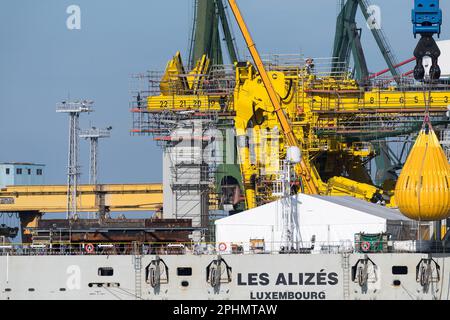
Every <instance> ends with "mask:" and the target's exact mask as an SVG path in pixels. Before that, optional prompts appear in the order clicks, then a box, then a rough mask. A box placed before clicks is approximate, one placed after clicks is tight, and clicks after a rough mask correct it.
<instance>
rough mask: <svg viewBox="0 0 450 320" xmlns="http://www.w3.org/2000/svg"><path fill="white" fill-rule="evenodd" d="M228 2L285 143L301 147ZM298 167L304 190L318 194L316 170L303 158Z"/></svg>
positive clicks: (241, 21)
mask: <svg viewBox="0 0 450 320" xmlns="http://www.w3.org/2000/svg"><path fill="white" fill-rule="evenodd" d="M228 2H229V4H230V8H231V10H232V11H233V14H234V17H235V18H236V21H237V23H238V25H239V28H240V30H241V32H242V35H243V37H244V40H245V42H246V44H247V47H248V50H249V51H250V54H251V56H252V58H253V61H254V62H255V65H256V68H257V70H258V72H259V75H260V76H261V80H262V82H263V84H264V87H265V88H266V91H267V94H268V95H269V99H270V101H271V103H272V106H273V108H274V111H275V113H276V115H277V118H278V121H279V123H280V125H281V129H282V130H283V133H284V135H285V137H286V141H287V144H288V145H289V146H296V147H299V149H301V148H300V145H299V144H298V141H297V138H296V137H295V134H294V131H293V130H292V127H291V124H290V123H289V120H288V119H287V117H286V115H285V113H284V111H283V109H282V108H281V102H280V96H279V95H278V94H277V93H276V92H275V89H274V87H273V85H272V82H271V81H270V78H269V75H268V74H267V72H266V70H265V69H264V64H263V62H262V60H261V57H260V55H259V53H258V50H257V49H256V45H255V43H254V41H253V39H252V36H251V35H250V32H249V30H248V28H247V25H246V24H245V21H244V18H243V17H242V14H241V12H240V10H239V7H238V5H237V3H236V1H234V0H228ZM300 168H301V170H300V173H301V174H302V176H303V177H304V182H305V191H306V192H307V193H310V194H318V193H319V184H320V182H321V181H320V177H318V175H317V173H316V172H312V170H311V167H309V166H308V165H307V164H306V163H305V161H304V160H303V159H301V162H300Z"/></svg>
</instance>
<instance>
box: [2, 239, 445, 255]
mask: <svg viewBox="0 0 450 320" xmlns="http://www.w3.org/2000/svg"><path fill="white" fill-rule="evenodd" d="M261 243H262V242H259V245H257V246H255V245H252V242H248V243H242V242H238V243H225V242H208V243H206V242H202V243H193V242H189V243H187V242H186V243H180V242H177V243H173V242H171V243H162V242H151V243H150V242H148V243H137V244H136V242H134V243H131V242H127V243H69V242H53V243H40V244H29V243H27V244H26V243H3V244H1V243H0V256H2V255H3V256H5V255H8V256H45V255H201V254H209V255H215V254H220V255H248V254H343V253H361V254H378V253H450V244H449V243H445V242H443V241H431V240H404V241H391V240H389V241H387V242H381V241H380V242H377V243H376V244H374V243H370V244H369V245H367V243H364V242H352V241H350V240H349V241H339V242H305V241H304V242H301V243H299V244H298V246H296V247H295V248H294V247H290V248H288V247H286V246H283V244H282V243H280V242H271V243H270V242H264V244H263V245H261Z"/></svg>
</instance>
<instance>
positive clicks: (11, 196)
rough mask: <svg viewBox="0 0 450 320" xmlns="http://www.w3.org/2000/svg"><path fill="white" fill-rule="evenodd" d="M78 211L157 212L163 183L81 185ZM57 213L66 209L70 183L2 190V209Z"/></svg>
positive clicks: (0, 193) (0, 199)
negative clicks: (68, 184)
mask: <svg viewBox="0 0 450 320" xmlns="http://www.w3.org/2000/svg"><path fill="white" fill-rule="evenodd" d="M78 190H79V196H78V211H80V212H95V211H99V209H100V208H102V207H103V206H104V207H106V208H107V209H108V210H109V211H157V210H159V209H161V207H162V202H163V195H162V185H161V184H107V185H106V184H105V185H97V186H95V185H80V186H78ZM26 211H34V212H40V213H55V212H66V211H67V186H65V185H39V186H8V187H6V188H3V189H1V190H0V212H26Z"/></svg>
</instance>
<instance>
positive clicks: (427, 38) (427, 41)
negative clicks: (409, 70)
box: [412, 0, 442, 80]
mask: <svg viewBox="0 0 450 320" xmlns="http://www.w3.org/2000/svg"><path fill="white" fill-rule="evenodd" d="M412 23H413V33H414V37H417V34H420V36H421V38H420V40H419V43H418V44H417V47H416V49H415V50H414V56H415V57H416V66H415V68H414V78H415V79H416V80H423V79H424V77H425V68H424V67H423V58H424V57H427V56H428V57H430V58H431V67H430V78H431V79H432V80H436V79H439V78H440V76H441V69H440V68H439V65H438V58H439V56H440V55H441V51H440V50H439V47H438V45H437V44H436V41H434V39H433V36H434V35H435V34H437V36H438V37H439V35H440V34H441V25H442V10H441V9H440V8H439V0H415V1H414V9H413V10H412Z"/></svg>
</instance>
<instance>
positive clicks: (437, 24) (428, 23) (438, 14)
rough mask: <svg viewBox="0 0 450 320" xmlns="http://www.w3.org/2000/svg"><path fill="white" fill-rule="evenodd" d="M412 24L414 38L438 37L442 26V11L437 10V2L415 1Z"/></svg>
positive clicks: (437, 0) (436, 0)
mask: <svg viewBox="0 0 450 320" xmlns="http://www.w3.org/2000/svg"><path fill="white" fill-rule="evenodd" d="M412 23H413V32H414V37H415V36H416V35H417V34H431V35H433V34H437V35H438V36H439V35H440V33H441V25H442V10H441V9H440V8H439V0H415V1H414V10H413V11H412Z"/></svg>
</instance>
